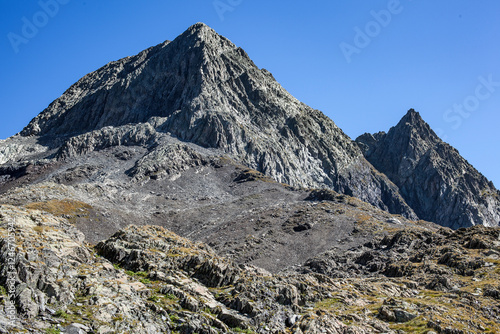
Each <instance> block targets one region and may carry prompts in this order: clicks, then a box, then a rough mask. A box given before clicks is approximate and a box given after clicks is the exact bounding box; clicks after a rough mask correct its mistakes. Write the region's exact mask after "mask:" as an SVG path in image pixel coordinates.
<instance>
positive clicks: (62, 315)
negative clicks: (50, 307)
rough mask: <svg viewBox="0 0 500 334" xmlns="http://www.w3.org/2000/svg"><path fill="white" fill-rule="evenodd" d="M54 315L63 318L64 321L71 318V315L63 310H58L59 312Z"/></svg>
mask: <svg viewBox="0 0 500 334" xmlns="http://www.w3.org/2000/svg"><path fill="white" fill-rule="evenodd" d="M54 315H55V316H56V317H58V318H63V319H68V318H69V315H68V314H67V313H66V312H65V311H63V310H57V312H56V313H55V314H54Z"/></svg>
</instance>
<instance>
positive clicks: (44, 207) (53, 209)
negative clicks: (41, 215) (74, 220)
mask: <svg viewBox="0 0 500 334" xmlns="http://www.w3.org/2000/svg"><path fill="white" fill-rule="evenodd" d="M25 207H26V208H27V209H31V210H41V211H45V212H48V213H51V214H53V215H54V216H59V217H62V216H75V215H78V214H80V215H87V214H88V211H89V210H90V209H91V208H92V207H91V206H90V205H88V204H87V203H83V202H80V201H75V200H70V199H63V200H50V201H47V202H35V203H30V204H27V205H25Z"/></svg>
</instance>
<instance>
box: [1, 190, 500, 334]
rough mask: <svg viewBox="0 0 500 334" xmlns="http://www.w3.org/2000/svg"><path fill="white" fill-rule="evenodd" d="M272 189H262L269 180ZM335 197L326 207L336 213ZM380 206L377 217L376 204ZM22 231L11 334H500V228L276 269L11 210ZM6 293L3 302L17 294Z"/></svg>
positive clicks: (363, 225)
mask: <svg viewBox="0 0 500 334" xmlns="http://www.w3.org/2000/svg"><path fill="white" fill-rule="evenodd" d="M256 182H262V181H256ZM327 202H328V201H323V202H321V203H322V204H328V203H327ZM374 210H376V209H374ZM0 217H1V225H0V238H1V239H0V247H1V248H0V249H1V251H0V256H1V257H2V263H5V264H7V263H10V262H9V261H10V260H9V256H11V255H9V252H8V247H9V239H8V238H7V236H8V224H9V222H12V223H13V226H14V227H13V230H14V235H15V244H14V247H15V248H16V251H15V253H14V254H15V255H14V261H13V262H14V265H13V266H14V267H15V275H14V276H9V275H8V271H9V269H8V266H7V265H3V266H2V269H1V271H0V283H1V284H2V285H4V286H8V285H6V282H7V279H8V278H9V279H10V280H12V279H13V280H15V287H16V288H15V293H14V301H15V303H16V306H17V310H18V317H16V318H15V321H14V322H13V323H11V322H10V321H8V318H7V316H6V314H5V313H4V311H0V330H1V331H2V332H4V333H13V332H26V331H28V330H29V331H30V332H34V333H58V332H60V331H61V332H67V333H90V332H92V333H116V332H118V333H238V332H244V333H254V332H255V333H287V332H288V333H406V332H409V333H430V332H432V331H435V332H437V333H497V332H498V331H499V330H500V321H499V312H500V309H499V303H498V299H499V298H500V286H499V282H498V270H499V268H498V264H499V263H500V259H499V256H500V238H499V236H500V231H499V230H498V229H493V228H487V227H475V228H472V229H468V230H466V229H461V230H458V231H452V230H449V229H444V228H442V229H439V230H436V229H433V228H430V227H429V226H426V224H424V223H422V224H421V225H420V226H419V225H413V226H402V225H398V226H397V227H394V226H393V225H390V224H383V223H382V224H374V223H373V222H371V221H370V220H369V219H367V220H359V221H358V222H357V223H356V232H355V233H359V234H362V233H370V234H372V235H375V236H376V237H375V238H373V239H372V241H369V242H367V243H366V244H364V245H361V246H358V247H355V248H353V249H351V250H350V251H348V252H339V251H338V250H337V249H336V248H332V249H331V250H329V251H327V252H325V253H324V254H320V255H318V256H316V257H314V258H311V259H309V260H308V261H306V263H305V264H304V266H301V267H300V268H292V269H289V270H287V271H285V272H282V273H280V274H277V273H275V274H272V273H270V272H268V271H266V270H264V269H259V268H258V267H254V266H249V265H244V264H238V263H237V262H234V261H232V260H230V259H227V258H224V257H220V256H218V255H217V254H216V253H215V252H214V251H213V250H212V249H211V248H210V247H208V246H207V245H206V244H203V243H193V242H191V241H189V240H187V239H185V238H182V237H179V236H178V235H176V234H174V233H172V232H170V231H168V230H166V229H164V228H162V227H158V226H135V225H131V226H128V227H126V228H125V229H123V230H120V231H118V232H116V233H115V234H114V235H113V236H111V237H110V238H109V239H107V240H105V241H103V242H100V243H98V244H97V245H95V246H92V245H91V244H88V243H86V242H85V240H84V236H83V234H82V233H81V232H79V231H78V230H77V229H76V228H75V227H74V225H73V224H71V223H69V221H68V219H69V220H70V219H71V217H70V216H68V218H58V217H55V216H54V215H52V214H48V213H45V212H43V211H39V210H33V209H28V208H23V207H15V206H9V205H2V206H0ZM6 294H7V291H6V290H5V289H4V290H3V292H2V297H1V298H2V299H6V298H7V295H6Z"/></svg>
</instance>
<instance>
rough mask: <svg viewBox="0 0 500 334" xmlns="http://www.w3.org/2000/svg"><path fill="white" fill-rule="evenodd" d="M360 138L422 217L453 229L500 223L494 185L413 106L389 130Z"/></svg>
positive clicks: (366, 152)
mask: <svg viewBox="0 0 500 334" xmlns="http://www.w3.org/2000/svg"><path fill="white" fill-rule="evenodd" d="M356 142H357V143H358V145H359V146H360V147H361V149H362V151H363V154H364V155H365V158H366V159H367V160H368V161H369V162H370V163H372V165H373V166H374V167H375V168H376V169H377V170H379V171H380V172H382V173H384V174H386V175H387V176H388V177H389V179H390V180H391V181H392V182H394V184H396V186H398V188H399V189H400V191H401V194H402V196H403V198H404V199H405V201H406V202H407V203H408V204H409V205H410V206H411V207H412V209H413V210H415V213H416V214H417V215H418V216H419V217H420V218H421V219H424V220H429V221H433V222H435V223H438V224H440V225H443V226H447V227H452V228H459V227H466V226H471V225H477V224H484V225H488V226H497V225H498V224H499V221H500V201H499V200H498V196H497V194H498V192H497V190H496V189H495V188H494V186H493V184H492V183H490V182H488V180H487V179H486V178H485V177H484V176H483V175H481V174H480V173H479V172H478V171H477V170H476V169H475V168H474V167H473V166H472V165H470V164H469V163H468V162H467V161H466V160H465V159H464V158H463V157H462V156H460V154H459V153H458V151H457V150H455V149H454V148H453V147H451V146H450V145H448V144H446V143H444V142H443V141H442V140H441V139H440V138H439V137H438V136H437V135H436V133H435V132H434V131H433V130H432V129H431V128H430V126H429V125H428V124H427V123H426V122H425V121H424V120H423V119H422V117H421V116H420V114H419V113H418V112H416V111H415V110H414V109H410V110H408V112H407V113H406V115H405V116H404V117H403V118H402V119H401V120H400V121H399V123H398V124H397V125H396V126H394V127H392V128H391V129H390V130H389V132H388V133H387V134H385V133H378V134H374V135H370V134H364V135H362V136H360V137H358V138H357V139H356ZM478 208H479V209H478Z"/></svg>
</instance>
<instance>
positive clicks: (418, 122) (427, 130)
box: [388, 108, 441, 144]
mask: <svg viewBox="0 0 500 334" xmlns="http://www.w3.org/2000/svg"><path fill="white" fill-rule="evenodd" d="M391 132H394V133H395V136H396V137H410V138H417V139H418V140H419V141H425V142H428V143H430V144H434V143H437V142H440V141H441V140H440V139H439V137H438V136H437V135H436V133H435V132H434V131H433V130H432V129H431V127H430V126H429V124H427V123H426V122H425V121H424V119H423V118H422V116H420V113H419V112H418V111H415V109H413V108H412V109H410V110H408V112H407V113H406V115H404V116H403V118H401V120H400V121H399V123H398V124H397V125H396V126H395V127H393V128H391V129H390V130H389V133H388V134H391Z"/></svg>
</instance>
